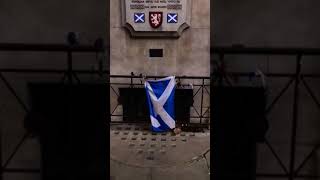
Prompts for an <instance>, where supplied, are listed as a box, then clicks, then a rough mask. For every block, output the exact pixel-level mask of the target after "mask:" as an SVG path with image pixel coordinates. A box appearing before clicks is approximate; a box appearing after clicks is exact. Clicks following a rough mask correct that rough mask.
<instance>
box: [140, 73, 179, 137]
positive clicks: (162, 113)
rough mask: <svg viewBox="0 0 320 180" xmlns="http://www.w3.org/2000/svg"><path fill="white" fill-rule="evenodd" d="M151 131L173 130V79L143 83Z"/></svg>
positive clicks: (174, 124) (171, 77)
mask: <svg viewBox="0 0 320 180" xmlns="http://www.w3.org/2000/svg"><path fill="white" fill-rule="evenodd" d="M145 88H146V92H147V93H146V94H147V101H148V106H149V113H150V120H151V125H152V130H153V131H155V132H164V131H169V130H171V129H174V128H175V126H176V123H175V113H174V93H175V77H174V76H170V77H166V78H163V79H159V80H148V81H146V82H145Z"/></svg>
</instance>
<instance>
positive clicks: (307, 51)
mask: <svg viewBox="0 0 320 180" xmlns="http://www.w3.org/2000/svg"><path fill="white" fill-rule="evenodd" d="M210 52H211V53H213V54H248V55H249V54H254V55H320V48H288V47H277V48H276V47H242V46H214V47H212V48H211V50H210Z"/></svg>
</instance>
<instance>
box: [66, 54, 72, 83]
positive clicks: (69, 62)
mask: <svg viewBox="0 0 320 180" xmlns="http://www.w3.org/2000/svg"><path fill="white" fill-rule="evenodd" d="M72 71H73V68H72V52H71V50H69V51H68V72H67V74H68V83H69V85H71V84H72Z"/></svg>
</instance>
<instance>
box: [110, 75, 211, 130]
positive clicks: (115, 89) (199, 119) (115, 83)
mask: <svg viewBox="0 0 320 180" xmlns="http://www.w3.org/2000/svg"><path fill="white" fill-rule="evenodd" d="M163 77H165V76H147V77H145V78H146V79H153V80H156V79H160V78H163ZM143 78H144V77H143V76H142V75H140V76H135V75H131V76H130V75H129V76H128V75H110V93H112V94H111V96H110V99H111V100H110V101H112V98H117V99H118V98H119V97H120V94H119V88H122V87H127V88H128V87H129V88H143V87H144V79H143ZM176 81H177V85H176V87H177V88H181V89H183V88H188V89H190V88H192V89H193V97H192V98H193V102H194V103H193V104H192V106H191V109H190V111H191V114H190V119H191V123H190V125H196V124H200V125H204V126H207V125H209V124H210V121H209V119H210V101H209V100H210V77H204V76H176ZM191 82H192V83H191ZM194 82H195V83H194ZM196 104H198V105H196ZM206 104H207V105H206ZM111 106H112V105H111ZM119 106H120V103H119V102H118V101H117V103H116V104H115V105H114V106H113V107H111V109H110V112H111V115H110V116H111V120H110V121H111V123H127V122H125V121H121V120H120V121H119V120H117V121H115V120H112V119H113V118H112V117H120V118H121V117H124V115H123V113H122V112H120V113H117V110H118V109H119ZM141 118H142V117H141ZM140 122H141V121H139V120H133V121H130V123H140Z"/></svg>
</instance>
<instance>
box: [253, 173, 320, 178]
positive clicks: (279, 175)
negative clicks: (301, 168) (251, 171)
mask: <svg viewBox="0 0 320 180" xmlns="http://www.w3.org/2000/svg"><path fill="white" fill-rule="evenodd" d="M256 177H269V178H288V175H286V174H275V173H257V174H256ZM295 177H296V178H309V179H317V178H319V177H320V176H318V175H311V174H299V175H295Z"/></svg>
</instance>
